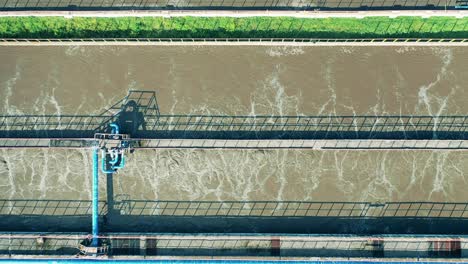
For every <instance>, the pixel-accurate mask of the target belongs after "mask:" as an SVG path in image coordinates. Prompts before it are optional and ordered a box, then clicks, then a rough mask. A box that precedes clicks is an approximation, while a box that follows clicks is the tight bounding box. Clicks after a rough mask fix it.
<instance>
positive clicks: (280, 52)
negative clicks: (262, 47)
mask: <svg viewBox="0 0 468 264" xmlns="http://www.w3.org/2000/svg"><path fill="white" fill-rule="evenodd" d="M266 53H267V54H268V56H270V57H284V56H298V55H302V54H304V53H305V51H304V48H303V47H294V46H279V47H271V48H268V49H267V50H266Z"/></svg>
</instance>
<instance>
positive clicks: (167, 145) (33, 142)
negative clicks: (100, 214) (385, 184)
mask: <svg viewBox="0 0 468 264" xmlns="http://www.w3.org/2000/svg"><path fill="white" fill-rule="evenodd" d="M132 140H136V141H139V142H140V147H136V148H143V149H309V150H336V149H346V150H424V149H428V150H429V149H430V150H451V151H452V150H459V151H466V150H468V140H381V139H371V140H349V139H341V140H310V139H309V140H223V139H142V140H138V139H132ZM92 141H94V139H7V138H5V139H0V149H2V148H6V149H13V148H49V147H52V148H62V149H69V148H71V149H73V148H90V147H92V144H91V143H92Z"/></svg>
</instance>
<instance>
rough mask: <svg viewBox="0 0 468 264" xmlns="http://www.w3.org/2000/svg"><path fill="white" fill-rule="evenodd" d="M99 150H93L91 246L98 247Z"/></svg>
mask: <svg viewBox="0 0 468 264" xmlns="http://www.w3.org/2000/svg"><path fill="white" fill-rule="evenodd" d="M98 164H99V162H98V149H97V148H96V147H95V148H93V194H92V195H93V215H92V217H93V232H92V235H93V240H92V243H91V246H93V247H97V246H98V240H99V239H98V233H99V227H98V220H99V218H98V217H99V205H98V202H99V183H98V180H99V170H98Z"/></svg>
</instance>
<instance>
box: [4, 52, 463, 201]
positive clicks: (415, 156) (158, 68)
mask: <svg viewBox="0 0 468 264" xmlns="http://www.w3.org/2000/svg"><path fill="white" fill-rule="evenodd" d="M0 60H1V61H2V63H1V64H0V98H1V99H0V100H1V103H0V111H1V113H3V114H26V113H34V114H41V113H44V114H45V113H47V114H51V113H53V114H86V113H99V112H102V111H103V110H104V109H105V108H106V107H108V106H110V105H112V104H113V103H115V102H116V101H117V100H118V99H120V98H122V97H124V96H125V95H126V93H127V92H128V91H129V90H130V89H138V90H152V91H156V92H157V97H158V103H159V106H160V109H161V112H162V113H171V114H177V113H181V114H186V113H192V114H193V113H200V114H242V115H255V114H257V115H258V114H266V115H271V114H275V115H302V114H306V115H355V114H356V115H413V114H418V115H431V116H439V115H452V114H456V115H466V114H467V113H468V105H467V104H466V102H468V90H467V89H466V85H467V84H468V75H467V74H466V73H467V72H468V63H466V62H467V61H468V53H467V52H466V50H465V49H463V48H429V47H428V48H422V47H418V48H416V47H415V48H408V47H355V48H350V47H346V48H345V47H301V48H293V47H78V46H77V47H3V48H1V49H0ZM466 171H468V153H466V152H457V151H455V152H450V151H360V152H356V151H311V150H268V151H264V150H262V151H255V150H243V151H233V150H151V151H149V150H147V151H143V150H141V151H137V152H135V153H133V154H131V155H130V157H129V162H128V165H127V167H126V168H125V169H123V170H121V171H120V172H119V173H118V174H116V175H114V180H113V184H114V186H113V195H114V197H119V196H124V197H127V198H130V199H141V200H151V201H153V200H177V201H347V202H360V201H365V202H378V203H384V202H405V201H430V202H466V201H467V198H468V196H467V194H466V190H467V189H468V188H467V187H468V183H467V181H468V177H467V176H466ZM101 182H103V183H105V182H106V177H105V176H104V175H101ZM100 187H101V190H102V192H101V199H103V200H104V199H105V198H106V191H105V184H101V186H100ZM90 197H91V153H90V151H89V150H82V151H79V150H46V149H44V150H1V151H0V199H6V200H12V199H32V200H35V199H72V200H75V199H76V200H89V199H90Z"/></svg>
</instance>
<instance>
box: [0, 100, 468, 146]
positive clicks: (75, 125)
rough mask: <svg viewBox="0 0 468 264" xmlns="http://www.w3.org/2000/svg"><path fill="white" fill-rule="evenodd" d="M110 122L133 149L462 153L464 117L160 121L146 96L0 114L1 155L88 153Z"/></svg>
mask: <svg viewBox="0 0 468 264" xmlns="http://www.w3.org/2000/svg"><path fill="white" fill-rule="evenodd" d="M110 123H117V124H119V126H121V128H122V133H124V134H125V135H128V137H127V138H129V139H128V140H127V141H129V142H130V143H131V145H132V147H134V148H247V149H249V148H255V149H258V148H265V149H268V148H311V149H467V148H468V142H467V139H468V116H436V117H434V116H418V115H413V116H273V115H272V116H266V115H263V116H230V115H166V114H161V113H160V111H159V107H158V103H157V100H156V95H155V92H149V91H130V92H129V94H128V95H127V96H126V97H125V98H123V99H122V100H120V101H119V102H117V103H116V104H114V105H113V106H111V107H110V108H109V109H106V110H105V111H104V112H102V113H101V114H97V115H1V116H0V148H2V147H3V148H13V147H61V148H86V147H92V146H95V145H96V142H97V141H99V139H98V138H96V135H99V134H100V133H108V132H109V124H110Z"/></svg>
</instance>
